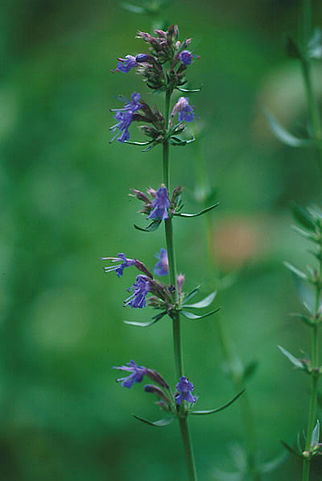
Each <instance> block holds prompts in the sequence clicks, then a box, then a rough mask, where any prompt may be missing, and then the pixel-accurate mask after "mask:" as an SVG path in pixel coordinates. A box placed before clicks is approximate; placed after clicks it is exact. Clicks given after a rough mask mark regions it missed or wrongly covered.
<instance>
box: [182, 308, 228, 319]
mask: <svg viewBox="0 0 322 481" xmlns="http://www.w3.org/2000/svg"><path fill="white" fill-rule="evenodd" d="M219 310H220V307H218V308H217V309H215V310H214V311H210V312H207V313H206V314H202V315H201V316H198V315H197V314H193V312H188V311H181V314H182V315H183V316H184V317H186V318H187V319H203V318H205V317H208V316H211V315H212V314H215V313H216V312H218V311H219Z"/></svg>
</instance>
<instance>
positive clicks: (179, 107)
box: [171, 97, 195, 122]
mask: <svg viewBox="0 0 322 481" xmlns="http://www.w3.org/2000/svg"><path fill="white" fill-rule="evenodd" d="M177 113H178V114H179V116H178V118H179V122H184V121H185V122H193V120H194V119H195V114H194V113H193V107H191V105H189V99H187V98H186V97H180V98H179V100H178V102H177V103H176V104H175V106H174V107H173V110H172V113H171V117H174V116H175V115H176V114H177Z"/></svg>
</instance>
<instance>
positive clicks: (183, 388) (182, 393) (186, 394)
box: [176, 376, 197, 405]
mask: <svg viewBox="0 0 322 481" xmlns="http://www.w3.org/2000/svg"><path fill="white" fill-rule="evenodd" d="M176 389H177V391H178V392H177V393H176V404H177V405H178V404H181V403H182V401H187V402H188V403H195V402H196V401H197V397H196V396H193V395H192V394H191V391H193V390H194V386H193V384H192V383H191V382H190V381H189V380H188V379H187V378H186V377H185V376H181V378H180V382H178V384H177V386H176Z"/></svg>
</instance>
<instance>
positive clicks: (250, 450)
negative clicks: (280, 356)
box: [217, 316, 261, 481]
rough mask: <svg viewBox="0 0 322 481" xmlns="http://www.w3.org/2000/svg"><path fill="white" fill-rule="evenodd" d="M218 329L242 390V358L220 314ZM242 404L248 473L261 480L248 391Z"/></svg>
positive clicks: (232, 373)
mask: <svg viewBox="0 0 322 481" xmlns="http://www.w3.org/2000/svg"><path fill="white" fill-rule="evenodd" d="M217 329H218V336H219V342H220V345H221V349H222V352H223V355H224V359H225V361H226V363H227V365H228V367H229V372H230V375H231V378H232V381H233V384H234V386H235V388H236V390H237V391H241V390H242V389H243V388H244V387H245V385H244V383H243V379H242V372H243V366H242V363H241V360H240V359H239V357H238V356H237V354H236V352H235V351H234V349H233V345H232V342H231V340H230V339H229V338H228V336H227V334H226V332H225V329H224V326H223V323H222V321H221V318H220V317H219V316H218V318H217ZM240 406H241V412H242V416H241V417H242V420H243V423H244V432H245V438H246V446H247V447H246V449H247V467H248V473H249V475H250V476H251V479H253V481H260V480H261V476H260V473H259V472H258V470H257V466H256V457H255V453H256V435H255V426H254V417H253V413H252V409H251V405H250V402H249V398H248V395H247V392H246V393H245V394H243V396H242V397H241V399H240Z"/></svg>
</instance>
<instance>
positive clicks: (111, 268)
mask: <svg viewBox="0 0 322 481" xmlns="http://www.w3.org/2000/svg"><path fill="white" fill-rule="evenodd" d="M101 260H111V261H112V262H119V261H123V262H122V263H121V264H117V265H116V266H108V267H104V271H105V272H112V271H115V272H116V274H117V277H121V276H122V275H123V271H124V269H125V268H126V267H130V266H134V265H135V264H136V261H135V259H127V258H126V257H125V254H122V253H121V254H117V257H102V258H101Z"/></svg>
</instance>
